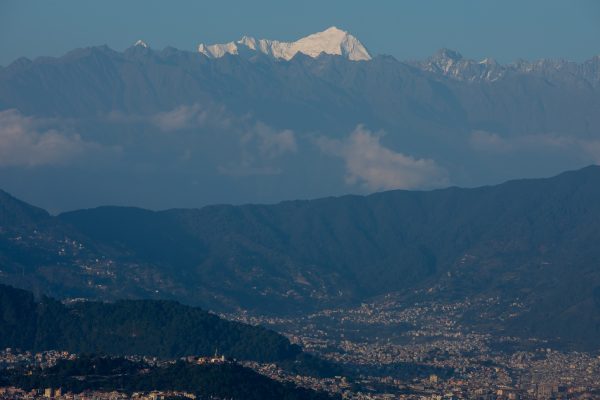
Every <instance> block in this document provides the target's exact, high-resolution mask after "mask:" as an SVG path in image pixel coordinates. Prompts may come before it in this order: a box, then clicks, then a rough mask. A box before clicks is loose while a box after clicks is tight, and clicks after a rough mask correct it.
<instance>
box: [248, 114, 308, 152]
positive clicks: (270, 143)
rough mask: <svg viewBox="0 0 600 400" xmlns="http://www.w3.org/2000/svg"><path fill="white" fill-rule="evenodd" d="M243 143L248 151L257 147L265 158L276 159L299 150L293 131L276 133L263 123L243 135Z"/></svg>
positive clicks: (286, 130)
mask: <svg viewBox="0 0 600 400" xmlns="http://www.w3.org/2000/svg"><path fill="white" fill-rule="evenodd" d="M241 141H242V144H243V145H244V146H245V147H246V149H248V148H249V147H255V148H256V150H257V153H258V155H259V156H261V157H263V158H276V157H279V156H281V155H283V154H285V153H295V152H296V150H297V149H298V147H297V145H296V137H295V135H294V132H293V131H291V130H290V129H285V130H282V131H276V130H274V129H272V128H270V127H268V126H267V125H265V124H263V123H261V122H258V123H257V124H256V125H255V126H254V128H253V129H251V130H249V131H248V132H246V133H245V134H244V135H242V140H241Z"/></svg>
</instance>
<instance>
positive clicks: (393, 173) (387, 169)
mask: <svg viewBox="0 0 600 400" xmlns="http://www.w3.org/2000/svg"><path fill="white" fill-rule="evenodd" d="M381 136H382V134H373V133H372V132H370V131H369V130H367V129H365V128H364V127H363V126H358V127H357V128H356V129H355V130H354V131H353V132H352V133H351V134H350V136H349V137H348V138H346V139H345V140H334V139H328V138H325V137H321V138H319V139H318V140H317V145H318V146H319V147H320V148H321V150H322V151H324V152H326V153H328V154H332V155H335V156H338V157H341V158H343V159H344V161H345V164H346V182H347V183H348V184H360V185H361V186H363V187H364V188H366V189H368V190H384V189H417V188H431V187H439V186H443V185H446V184H447V183H448V180H447V174H446V171H445V170H444V169H443V168H441V167H439V166H438V165H437V164H436V162H435V161H434V160H431V159H425V158H414V157H411V156H409V155H405V154H402V153H397V152H395V151H393V150H390V149H388V148H386V147H384V146H383V145H382V144H381V143H380V138H381Z"/></svg>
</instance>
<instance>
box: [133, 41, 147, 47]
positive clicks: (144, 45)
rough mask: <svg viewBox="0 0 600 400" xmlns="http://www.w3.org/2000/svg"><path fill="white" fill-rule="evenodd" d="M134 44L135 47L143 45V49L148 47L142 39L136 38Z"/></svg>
mask: <svg viewBox="0 0 600 400" xmlns="http://www.w3.org/2000/svg"><path fill="white" fill-rule="evenodd" d="M134 46H135V47H143V48H145V49H147V48H148V45H147V44H146V42H144V41H143V40H138V41H137V42H135V43H134Z"/></svg>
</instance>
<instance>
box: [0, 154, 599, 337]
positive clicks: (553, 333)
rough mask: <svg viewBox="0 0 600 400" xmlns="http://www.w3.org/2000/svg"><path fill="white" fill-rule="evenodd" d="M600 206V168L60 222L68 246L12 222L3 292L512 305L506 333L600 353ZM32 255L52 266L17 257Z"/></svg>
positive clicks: (95, 213) (243, 301)
mask: <svg viewBox="0 0 600 400" xmlns="http://www.w3.org/2000/svg"><path fill="white" fill-rule="evenodd" d="M599 200H600V167H597V166H591V167H588V168H584V169H582V170H579V171H574V172H568V173H564V174H561V175H558V176H556V177H553V178H548V179H527V180H518V181H511V182H507V183H505V184H501V185H497V186H488V187H481V188H474V189H460V188H455V187H454V188H448V189H442V190H434V191H423V192H411V191H401V190H399V191H390V192H382V193H377V194H373V195H370V196H365V197H363V196H343V197H339V198H325V199H318V200H311V201H288V202H283V203H280V204H276V205H246V206H227V205H223V206H209V207H205V208H202V209H190V210H183V209H179V210H177V209H174V210H167V211H160V212H151V211H146V210H141V209H131V208H120V207H100V208H96V209H90V210H80V211H74V212H69V213H64V214H61V215H59V216H57V217H48V218H49V219H50V220H51V221H52V224H53V225H52V229H51V230H48V228H46V230H45V231H44V230H40V232H46V233H45V234H44V236H43V237H44V241H45V242H44V243H55V244H56V247H53V246H52V245H50V244H48V245H47V246H46V247H41V246H39V245H38V244H36V242H35V240H33V239H30V240H21V241H18V242H15V241H14V234H12V233H11V232H13V231H11V229H12V225H11V224H9V223H7V222H10V221H1V223H0V226H1V227H2V232H3V241H4V242H3V243H5V247H3V248H2V253H0V256H1V258H0V259H1V260H3V264H2V265H1V266H0V269H1V270H2V274H1V275H0V279H2V281H4V282H7V283H11V284H15V285H19V286H23V287H33V288H37V290H40V291H44V292H46V293H50V294H53V295H58V296H74V295H79V296H88V297H99V298H118V297H151V298H157V297H158V298H161V297H162V298H165V297H166V298H175V299H179V300H181V301H184V302H186V303H190V304H200V305H203V306H204V307H210V308H213V309H222V310H232V309H246V310H252V311H254V312H259V313H275V314H286V313H294V312H306V311H310V310H315V309H319V308H323V307H335V306H340V305H348V304H355V303H357V302H360V301H364V300H365V299H368V298H370V297H373V296H379V295H384V294H386V293H390V292H393V293H398V294H401V295H402V296H403V298H405V300H404V301H415V299H424V298H426V299H434V300H436V301H442V302H443V301H456V300H460V299H465V298H490V297H498V298H500V299H502V301H503V302H506V303H507V304H509V303H514V302H518V303H519V304H522V307H521V309H520V311H519V312H518V313H517V314H515V315H514V316H512V317H511V318H510V319H507V320H504V321H502V322H498V324H497V328H498V329H501V330H503V331H505V332H511V333H515V334H519V335H533V336H535V335H538V336H542V337H552V338H556V337H561V338H562V340H565V341H568V342H572V343H575V344H577V345H580V346H587V347H596V346H597V345H598V342H597V338H598V337H600V336H599V335H598V333H599V332H600V331H599V330H600V301H598V293H599V292H600V269H599V264H600V247H599V246H597V243H599V242H600V229H598V227H599V226H600V201H599ZM5 201H9V202H10V201H12V199H10V198H8V200H6V199H5ZM4 207H7V206H4ZM29 229H31V228H29ZM56 232H74V233H73V235H77V237H79V238H80V239H79V240H80V242H78V243H80V244H82V246H83V247H84V249H83V250H80V249H79V247H78V248H77V249H75V250H69V248H65V247H66V246H65V244H64V243H65V242H64V241H63V240H64V235H65V234H64V233H61V235H63V236H59V238H57V237H55V236H53V235H55V233H56ZM11 235H13V236H11ZM21 236H23V234H22V233H21ZM53 240H54V241H53ZM69 240H72V239H69ZM69 243H70V242H69ZM20 246H22V247H20ZM16 248H22V251H24V252H28V253H29V254H38V253H39V254H42V256H40V257H38V261H36V262H30V261H28V260H25V261H21V260H18V259H14V258H13V257H12V255H11V254H12V253H11V252H14V251H15V249H16ZM61 249H62V250H61ZM45 252H47V254H48V256H47V257H46V258H45V256H43V255H44V254H46V253H45ZM53 252H54V253H53ZM57 252H58V255H56V253H57ZM52 253H53V254H52ZM50 255H52V257H54V258H52V257H50ZM40 260H41V261H40ZM43 289H44V290H43ZM415 296H416V297H415ZM471 322H473V321H471Z"/></svg>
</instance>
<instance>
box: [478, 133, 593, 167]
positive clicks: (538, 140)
mask: <svg viewBox="0 0 600 400" xmlns="http://www.w3.org/2000/svg"><path fill="white" fill-rule="evenodd" d="M469 145H470V146H471V148H472V149H473V150H476V151H485V152H490V153H496V154H507V153H517V152H532V151H535V152H544V153H548V152H559V153H570V154H573V155H575V156H577V157H579V158H581V159H582V160H584V161H585V162H593V163H596V164H599V163H600V140H598V139H582V138H578V137H574V136H565V135H556V134H544V135H523V136H517V137H509V138H507V137H502V136H500V135H498V134H496V133H493V132H487V131H474V132H472V133H471V135H470V137H469Z"/></svg>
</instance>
